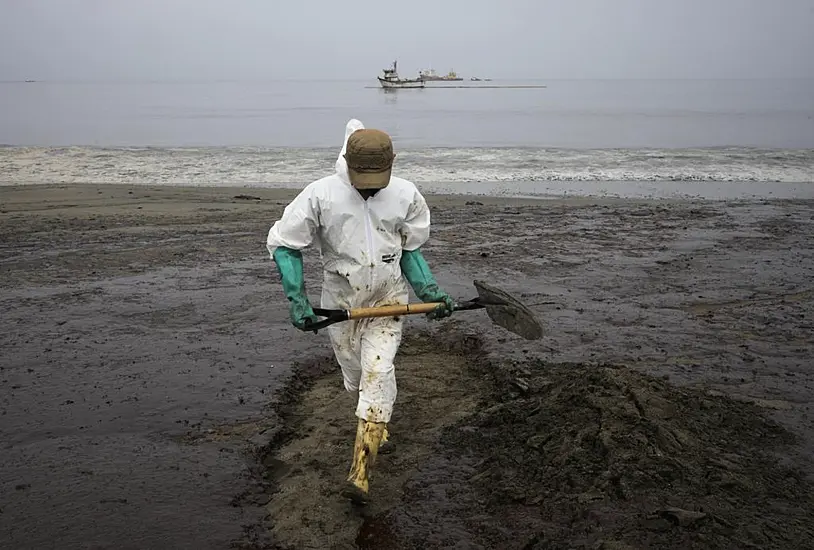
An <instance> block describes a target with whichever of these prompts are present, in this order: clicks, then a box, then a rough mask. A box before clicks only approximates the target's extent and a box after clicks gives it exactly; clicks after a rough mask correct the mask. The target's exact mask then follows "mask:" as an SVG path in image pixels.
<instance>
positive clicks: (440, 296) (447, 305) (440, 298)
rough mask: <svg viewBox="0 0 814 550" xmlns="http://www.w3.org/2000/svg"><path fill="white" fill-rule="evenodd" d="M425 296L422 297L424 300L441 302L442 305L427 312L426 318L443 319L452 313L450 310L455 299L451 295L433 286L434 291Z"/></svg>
mask: <svg viewBox="0 0 814 550" xmlns="http://www.w3.org/2000/svg"><path fill="white" fill-rule="evenodd" d="M425 296H426V297H422V299H423V300H424V301H425V302H443V304H444V305H443V306H438V307H437V308H435V309H434V310H433V311H431V312H429V313H428V314H427V318H429V319H433V320H436V319H443V318H444V317H449V316H450V315H452V310H453V308H454V307H455V300H453V299H452V297H451V296H450V295H449V294H447V293H446V292H444V291H443V290H441V289H440V288H438V287H435V289H434V292H432V293H428V294H427V295H425Z"/></svg>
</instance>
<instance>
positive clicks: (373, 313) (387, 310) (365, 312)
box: [348, 302, 444, 319]
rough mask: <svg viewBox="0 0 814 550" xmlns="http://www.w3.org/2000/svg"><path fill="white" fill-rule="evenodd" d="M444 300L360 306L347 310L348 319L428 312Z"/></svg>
mask: <svg viewBox="0 0 814 550" xmlns="http://www.w3.org/2000/svg"><path fill="white" fill-rule="evenodd" d="M442 305H444V302H428V303H426V304H404V305H395V306H379V307H360V308H357V309H352V310H350V312H349V315H348V318H349V319H367V318H370V317H397V316H399V315H416V314H418V313H429V312H431V311H433V310H435V308H437V307H438V306H442Z"/></svg>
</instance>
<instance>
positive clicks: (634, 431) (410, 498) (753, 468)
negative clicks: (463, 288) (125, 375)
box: [265, 336, 814, 550]
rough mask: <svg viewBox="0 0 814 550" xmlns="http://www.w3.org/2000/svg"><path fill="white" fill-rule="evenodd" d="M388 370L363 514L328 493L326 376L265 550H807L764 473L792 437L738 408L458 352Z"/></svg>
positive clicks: (293, 437) (333, 408)
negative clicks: (390, 447) (390, 431)
mask: <svg viewBox="0 0 814 550" xmlns="http://www.w3.org/2000/svg"><path fill="white" fill-rule="evenodd" d="M399 361H400V362H399V364H398V365H397V368H399V369H400V371H399V372H400V378H399V383H400V385H401V386H400V391H401V389H402V388H403V391H402V393H401V394H400V401H399V403H398V404H397V410H398V411H399V414H398V416H397V417H396V421H395V422H394V433H395V440H396V441H397V443H398V447H397V449H396V452H395V453H394V454H393V455H383V456H382V457H380V461H379V463H378V465H379V468H378V469H377V472H376V477H375V478H374V481H373V484H372V486H373V488H374V490H375V491H376V494H377V495H379V497H378V499H377V500H376V502H374V503H373V504H372V505H371V506H370V507H368V508H367V509H366V510H362V511H360V510H358V509H355V508H354V507H352V506H350V505H349V504H348V503H346V502H343V501H342V499H341V498H340V497H339V493H338V488H339V483H340V482H341V480H342V479H343V477H344V475H345V474H346V471H347V466H348V460H349V457H350V453H351V445H352V443H353V441H352V434H353V427H354V423H353V418H352V400H348V402H347V403H344V402H343V401H344V400H343V398H342V397H339V398H338V397H337V395H338V393H337V392H339V389H340V388H341V382H340V380H339V374H338V372H331V373H329V374H327V375H325V374H324V370H323V371H322V374H320V375H317V377H316V378H315V379H314V380H313V381H311V382H309V383H308V384H304V383H303V382H302V380H299V381H298V382H297V384H298V386H296V387H298V388H300V389H301V390H302V393H299V394H297V397H298V400H297V401H296V405H295V406H291V407H289V409H288V412H287V413H284V415H285V416H286V418H287V426H288V430H287V436H286V437H285V440H284V441H278V442H277V443H276V444H275V445H276V446H275V447H274V448H269V449H267V451H268V453H267V455H266V458H265V460H266V463H267V464H269V465H271V464H274V467H273V468H271V469H270V470H269V475H270V477H272V478H273V479H274V487H275V489H274V490H275V491H276V492H275V494H273V495H272V498H271V502H270V503H269V511H270V518H269V519H270V527H271V533H272V534H273V539H274V544H273V545H271V546H265V547H273V548H306V547H308V548H310V547H324V548H328V547H330V548H378V549H406V548H440V547H458V548H507V549H509V548H518V549H529V550H531V549H542V548H643V547H646V548H750V547H761V548H784V549H785V548H804V547H814V513H812V512H814V499H812V496H811V495H812V491H811V487H810V485H809V484H807V483H806V482H805V480H804V477H803V476H802V475H800V474H799V473H797V472H795V471H793V470H791V469H789V468H787V467H784V466H782V465H781V464H780V463H779V462H778V460H777V459H776V454H775V453H782V452H783V448H784V447H785V446H787V445H789V444H790V443H792V442H793V441H792V438H791V436H790V435H789V434H788V433H787V432H785V431H784V430H783V429H782V428H781V427H779V426H778V425H776V424H774V423H773V422H771V421H769V420H767V419H766V418H765V417H764V416H763V415H762V413H761V411H760V410H759V409H757V408H756V407H755V406H754V405H750V404H747V403H742V402H737V401H733V400H729V399H725V398H721V397H714V396H710V395H708V394H705V393H703V392H699V391H695V390H688V389H678V388H675V387H673V386H671V385H669V384H668V383H667V382H665V381H664V380H660V379H654V378H652V377H648V376H645V375H642V374H639V373H637V372H634V371H631V370H629V369H627V368H623V367H615V366H588V365H552V364H546V363H542V362H530V363H528V364H525V365H513V366H512V365H500V364H497V365H496V364H495V363H493V362H490V361H489V360H487V359H486V358H485V357H484V356H483V355H482V354H481V353H480V352H479V350H478V346H477V343H476V342H474V341H472V340H466V341H465V343H464V344H459V348H458V349H452V348H450V347H443V346H440V345H439V343H438V342H437V340H430V339H428V337H426V336H422V337H414V338H411V339H409V340H408V341H406V342H405V345H404V348H403V353H402V354H401V356H400V359H399ZM289 398H290V399H293V398H294V394H289ZM337 399H338V400H339V401H337ZM340 402H342V403H341V405H340ZM338 405H340V406H338Z"/></svg>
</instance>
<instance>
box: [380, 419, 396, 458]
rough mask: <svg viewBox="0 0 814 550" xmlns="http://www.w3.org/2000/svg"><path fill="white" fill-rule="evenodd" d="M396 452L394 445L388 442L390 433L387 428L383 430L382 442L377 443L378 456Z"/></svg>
mask: <svg viewBox="0 0 814 550" xmlns="http://www.w3.org/2000/svg"><path fill="white" fill-rule="evenodd" d="M395 450H396V444H395V443H393V442H392V441H390V432H389V431H388V429H387V427H386V426H385V428H384V435H382V442H381V443H379V454H380V455H386V454H390V453H392V452H393V451H395Z"/></svg>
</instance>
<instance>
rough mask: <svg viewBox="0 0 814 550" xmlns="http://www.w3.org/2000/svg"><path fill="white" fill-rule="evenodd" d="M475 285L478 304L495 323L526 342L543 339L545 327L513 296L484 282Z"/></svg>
mask: <svg viewBox="0 0 814 550" xmlns="http://www.w3.org/2000/svg"><path fill="white" fill-rule="evenodd" d="M473 284H474V285H475V288H476V289H477V290H478V299H477V302H478V304H480V305H481V306H483V307H484V308H485V309H486V314H487V315H488V316H489V318H490V319H491V320H492V322H493V323H495V324H496V325H498V326H500V327H503V328H505V329H506V330H508V331H510V332H513V333H515V334H517V335H518V336H521V337H523V338H525V339H526V340H538V339H540V338H542V337H543V325H542V324H540V321H538V320H537V318H536V317H535V316H534V314H533V313H532V312H531V310H529V308H527V307H526V306H524V305H523V304H522V303H521V302H520V301H518V300H517V299H516V298H514V297H513V296H512V295H511V294H509V293H507V292H505V291H503V290H501V289H499V288H497V287H494V286H492V285H489V284H487V283H484V282H483V281H474V282H473Z"/></svg>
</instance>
